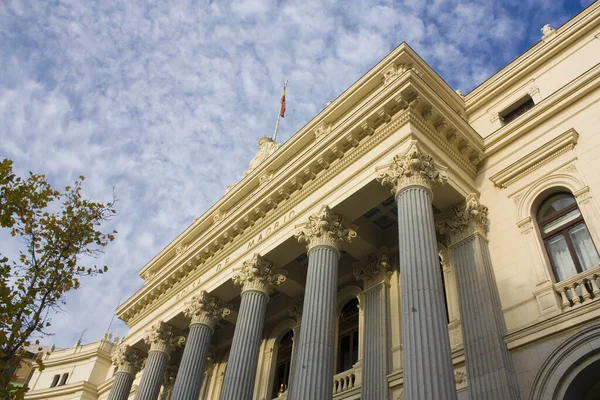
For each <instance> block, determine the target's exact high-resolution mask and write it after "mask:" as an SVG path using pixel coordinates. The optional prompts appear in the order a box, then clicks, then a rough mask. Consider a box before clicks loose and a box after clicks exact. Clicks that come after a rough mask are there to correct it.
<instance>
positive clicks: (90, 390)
mask: <svg viewBox="0 0 600 400" xmlns="http://www.w3.org/2000/svg"><path fill="white" fill-rule="evenodd" d="M77 392H83V394H89V395H92V396H94V397H96V396H97V394H98V389H97V387H96V385H93V384H91V383H89V382H88V381H83V382H78V383H72V384H69V385H63V386H55V387H53V388H48V389H42V390H33V391H29V392H27V394H26V395H25V398H26V399H27V400H30V399H31V400H33V399H43V400H46V399H48V398H50V397H53V398H54V397H57V396H64V395H69V394H75V393H77ZM82 398H85V395H84V396H82Z"/></svg>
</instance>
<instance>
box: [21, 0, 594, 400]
mask: <svg viewBox="0 0 600 400" xmlns="http://www.w3.org/2000/svg"><path fill="white" fill-rule="evenodd" d="M542 34H543V37H542V38H541V40H540V42H539V43H537V44H536V45H535V46H533V47H532V48H531V49H529V50H528V51H527V52H525V53H524V54H522V55H521V56H519V57H518V58H517V59H515V60H514V61H513V62H512V63H510V64H509V65H507V66H506V67H505V68H503V69H502V70H500V71H499V72H497V73H496V74H495V75H493V76H492V77H491V78H489V79H488V80H487V81H485V82H483V83H482V84H481V85H480V86H478V87H477V88H475V89H474V90H473V91H472V92H471V93H469V94H467V95H463V94H462V93H460V92H455V91H454V90H453V89H452V88H450V87H449V86H448V85H447V84H446V83H445V82H444V81H443V80H442V78H441V77H440V76H438V75H437V74H436V73H435V72H434V71H433V70H432V69H431V68H430V67H429V66H428V65H427V64H426V63H425V62H424V61H423V60H422V59H421V58H420V57H419V56H418V55H417V54H416V53H415V52H414V51H413V50H412V49H411V48H410V47H409V46H408V45H407V44H402V45H400V46H399V47H398V48H396V49H395V50H394V51H393V52H392V53H390V54H389V55H388V56H387V57H385V58H384V59H383V60H382V61H381V62H379V63H378V64H377V65H376V66H374V67H373V68H372V69H371V70H370V71H369V72H368V73H367V74H366V75H364V76H363V77H362V78H361V79H360V80H359V81H357V82H356V83H355V84H353V85H352V86H351V87H350V88H348V89H347V90H346V91H345V92H344V93H343V94H342V95H340V96H339V98H337V99H336V100H335V101H333V102H331V103H330V104H328V105H327V106H326V108H325V109H323V111H321V112H320V113H319V114H318V115H316V116H315V117H314V119H312V120H311V121H310V122H309V123H308V124H307V125H306V126H305V127H304V128H302V129H301V130H300V131H299V132H297V133H296V134H295V135H294V136H293V137H292V138H291V139H290V140H288V141H287V142H286V143H284V144H283V145H281V146H280V145H278V144H276V143H274V142H273V141H272V140H270V139H268V138H262V139H261V140H260V142H259V145H260V149H259V151H258V154H257V155H256V157H255V158H254V159H253V160H252V161H251V163H250V167H249V170H248V171H247V172H246V174H245V175H244V178H243V179H242V180H241V181H240V182H238V183H237V184H235V185H232V186H231V187H229V188H228V190H227V192H226V194H225V195H224V196H223V197H222V198H221V200H219V201H218V202H217V203H216V204H214V206H213V207H211V208H210V210H208V211H207V212H206V213H205V214H204V215H203V216H202V217H200V218H198V219H197V220H196V221H195V222H194V223H193V224H192V225H191V226H190V227H189V228H188V229H186V230H185V231H184V232H182V233H181V234H180V235H179V236H178V237H177V238H175V239H174V240H173V242H172V243H171V244H170V245H169V246H167V247H166V248H165V249H164V250H162V251H161V252H160V253H159V254H157V255H156V257H154V259H152V260H151V261H150V262H149V263H148V264H147V265H146V266H145V267H144V268H143V269H142V270H141V271H140V275H141V277H142V278H143V279H144V280H145V285H144V286H143V288H142V289H140V290H139V291H138V292H137V293H135V294H134V295H133V296H132V297H131V298H129V300H127V301H126V302H125V303H124V304H122V305H121V306H120V308H119V309H118V312H117V314H118V316H119V318H121V319H122V320H123V321H125V322H126V324H127V325H128V327H129V329H130V331H129V334H128V336H127V337H126V338H125V340H124V341H122V343H121V344H120V345H119V346H116V348H115V349H114V350H112V360H113V363H114V367H112V368H106V371H105V372H106V376H105V378H104V381H103V382H102V383H99V384H97V387H99V388H102V390H98V392H97V393H96V397H94V396H91V397H89V398H101V399H105V398H108V399H110V400H126V399H128V398H135V399H136V400H155V399H157V398H159V396H162V397H161V398H169V397H170V398H171V399H173V400H181V399H189V400H196V399H210V400H212V399H215V400H217V399H220V400H250V399H255V400H267V399H273V398H278V397H280V398H287V399H293V400H306V399H317V400H318V399H332V398H334V399H348V400H349V399H367V400H380V399H393V400H396V399H410V400H417V399H418V400H421V399H436V400H439V399H468V398H470V399H481V400H488V399H531V400H534V399H535V400H537V399H597V398H600V383H599V382H598V378H597V377H598V376H599V374H600V319H599V317H600V301H598V300H599V299H600V289H599V281H598V278H599V275H600V257H599V255H598V249H600V219H599V218H600V209H599V204H600V203H599V200H598V199H599V198H600V197H599V196H600V157H599V156H598V154H600V117H599V116H600V104H599V100H600V65H599V61H600V3H594V4H593V5H591V6H590V7H588V8H587V9H586V10H584V11H583V12H581V13H580V14H579V15H577V16H576V17H574V18H573V19H572V20H570V21H569V22H567V23H566V24H565V25H563V26H562V27H560V28H558V29H556V30H554V29H552V28H551V27H549V26H546V27H544V28H543V29H542ZM51 358H52V357H50V359H51ZM72 366H73V364H72ZM73 368H75V369H76V368H77V365H74V366H73ZM103 371H104V370H103ZM45 373H48V374H56V373H58V372H57V370H52V371H49V372H42V373H41V375H43V374H45ZM38 374H39V373H38ZM34 379H35V377H34ZM39 381H41V382H47V381H49V380H44V379H41V380H39ZM70 384H73V385H75V384H77V383H76V382H73V383H70V382H69V381H66V382H65V385H64V386H61V387H57V388H56V390H55V391H54V392H52V390H49V389H48V388H47V387H44V388H42V387H37V386H36V387H34V388H33V389H34V390H33V391H32V392H31V393H30V394H29V396H30V398H34V397H35V395H36V393H38V390H44V395H45V396H44V398H51V397H52V398H60V397H61V393H62V392H61V390H63V389H61V388H65V387H68V386H69V385H70ZM52 393H54V395H53V394H52ZM65 396H67V395H64V396H63V398H65V399H66V398H70V397H65ZM86 398H88V397H86Z"/></svg>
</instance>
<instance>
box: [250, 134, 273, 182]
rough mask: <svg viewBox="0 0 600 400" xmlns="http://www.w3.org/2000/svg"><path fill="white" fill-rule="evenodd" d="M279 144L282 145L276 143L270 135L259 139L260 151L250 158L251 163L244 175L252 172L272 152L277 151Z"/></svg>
mask: <svg viewBox="0 0 600 400" xmlns="http://www.w3.org/2000/svg"><path fill="white" fill-rule="evenodd" d="M279 146H280V145H278V144H277V143H275V142H274V141H273V139H271V138H270V137H267V136H263V137H261V138H260V139H258V152H257V153H256V155H255V156H254V158H253V159H252V160H250V165H249V166H248V170H247V171H246V172H245V173H244V175H248V174H249V173H250V172H252V171H253V170H254V169H256V168H257V167H258V166H259V165H260V164H262V163H263V161H265V160H266V159H267V158H269V157H270V156H271V154H273V153H275V151H276V150H277V149H278V148H279Z"/></svg>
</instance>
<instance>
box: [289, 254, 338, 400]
mask: <svg viewBox="0 0 600 400" xmlns="http://www.w3.org/2000/svg"><path fill="white" fill-rule="evenodd" d="M338 259H339V252H338V251H337V250H336V249H335V248H332V247H329V246H316V247H313V248H312V249H311V250H310V251H309V253H308V273H307V277H306V288H305V292H304V310H305V312H303V313H302V329H300V338H299V340H298V352H297V355H296V357H295V358H296V361H294V364H295V366H294V376H293V384H292V385H291V389H290V390H291V391H290V394H289V396H288V398H289V399H290V400H303V399H319V400H326V399H331V398H332V396H333V374H334V357H335V349H334V343H335V337H334V333H335V317H336V315H335V307H336V297H337V274H338ZM294 344H296V343H294Z"/></svg>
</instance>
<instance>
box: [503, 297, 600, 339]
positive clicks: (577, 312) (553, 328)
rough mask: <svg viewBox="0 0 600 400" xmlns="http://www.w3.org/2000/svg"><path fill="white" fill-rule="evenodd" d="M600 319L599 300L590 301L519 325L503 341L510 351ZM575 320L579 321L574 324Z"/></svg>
mask: <svg viewBox="0 0 600 400" xmlns="http://www.w3.org/2000/svg"><path fill="white" fill-rule="evenodd" d="M598 320H600V302H597V301H592V302H590V303H587V304H583V305H581V306H579V307H577V308H574V309H572V310H569V311H565V312H562V313H561V314H558V315H555V316H552V317H550V318H548V319H545V320H542V321H539V322H535V323H533V324H531V325H528V326H525V327H521V328H519V329H516V330H514V331H512V332H509V333H508V335H506V336H505V338H504V341H505V343H506V346H507V347H508V349H509V350H510V351H513V350H515V349H518V348H521V347H523V346H526V345H529V344H531V343H534V342H538V341H540V340H544V339H545V338H547V337H550V336H555V335H559V334H561V333H563V332H566V331H569V330H574V329H577V328H578V327H580V326H582V325H586V324H590V323H593V322H594V321H598ZM575 321H580V322H579V323H576V324H574V322H575Z"/></svg>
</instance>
